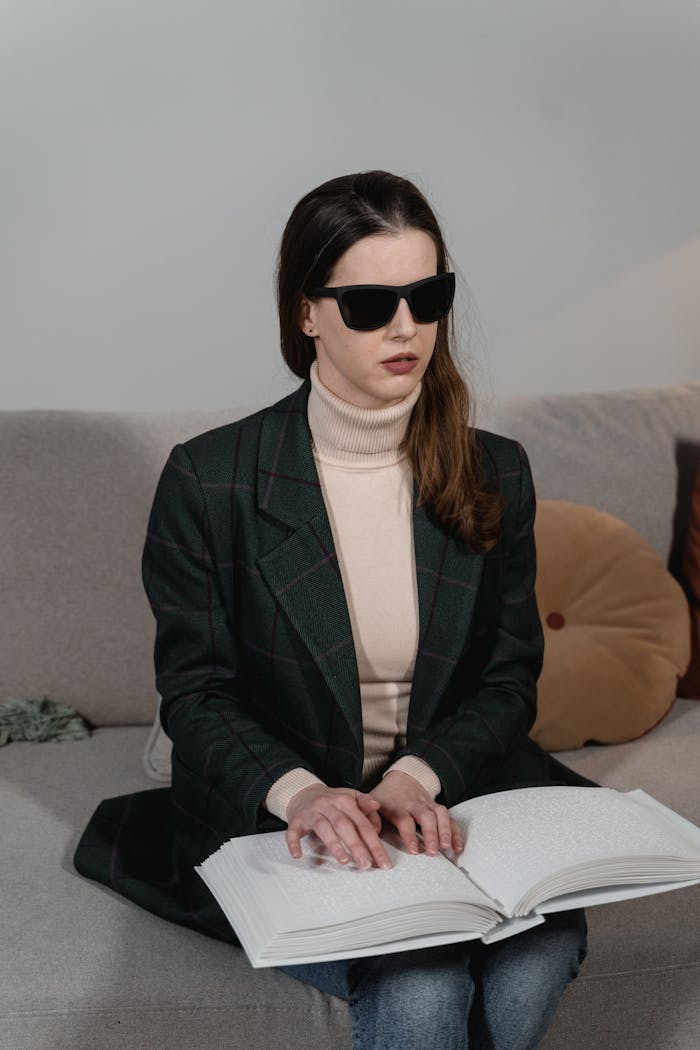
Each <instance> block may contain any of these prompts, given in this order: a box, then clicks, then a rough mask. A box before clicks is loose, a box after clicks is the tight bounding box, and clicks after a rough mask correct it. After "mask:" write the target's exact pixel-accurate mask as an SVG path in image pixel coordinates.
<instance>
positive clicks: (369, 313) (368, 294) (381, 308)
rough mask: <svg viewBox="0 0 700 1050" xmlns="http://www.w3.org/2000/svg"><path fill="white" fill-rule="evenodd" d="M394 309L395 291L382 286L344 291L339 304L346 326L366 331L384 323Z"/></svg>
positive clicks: (379, 326)
mask: <svg viewBox="0 0 700 1050" xmlns="http://www.w3.org/2000/svg"><path fill="white" fill-rule="evenodd" d="M395 309H396V293H395V292H392V291H387V290H386V289H384V288H358V289H357V290H351V291H348V292H345V293H344V295H343V299H342V302H341V305H340V310H341V313H342V315H343V320H344V321H345V324H346V325H347V326H348V328H355V329H358V330H359V331H368V330H370V329H372V328H381V327H382V325H385V324H386V323H387V322H388V321H389V319H390V317H391V315H392V314H393V313H394V310H395Z"/></svg>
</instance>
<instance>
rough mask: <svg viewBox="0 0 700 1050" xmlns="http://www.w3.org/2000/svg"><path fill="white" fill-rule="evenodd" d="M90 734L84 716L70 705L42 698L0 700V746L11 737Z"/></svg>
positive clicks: (35, 740)
mask: <svg viewBox="0 0 700 1050" xmlns="http://www.w3.org/2000/svg"><path fill="white" fill-rule="evenodd" d="M89 735H90V728H89V726H88V724H87V722H86V721H85V719H84V718H83V717H82V716H81V715H79V714H78V712H77V711H75V710H74V709H73V708H72V707H65V706H64V705H63V704H55V703H54V702H53V700H49V699H48V698H47V697H44V698H43V699H42V700H12V699H11V700H7V701H6V702H5V703H0V747H2V746H3V744H9V743H10V741H11V740H29V741H32V742H33V743H39V742H41V741H44V740H81V739H82V738H83V737H86V736H89Z"/></svg>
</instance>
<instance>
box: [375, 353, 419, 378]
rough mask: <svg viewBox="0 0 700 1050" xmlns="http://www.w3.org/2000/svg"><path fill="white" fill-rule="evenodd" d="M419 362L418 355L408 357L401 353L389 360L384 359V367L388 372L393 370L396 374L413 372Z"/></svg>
mask: <svg viewBox="0 0 700 1050" xmlns="http://www.w3.org/2000/svg"><path fill="white" fill-rule="evenodd" d="M417 364H418V358H417V357H406V356H401V355H399V356H398V357H390V358H389V359H388V360H387V361H382V367H383V368H385V369H386V370H387V372H392V373H393V374H394V375H395V376H400V375H404V374H405V373H406V372H412V371H413V369H414V368H415V367H416V365H417Z"/></svg>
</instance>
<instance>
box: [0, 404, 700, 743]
mask: <svg viewBox="0 0 700 1050" xmlns="http://www.w3.org/2000/svg"><path fill="white" fill-rule="evenodd" d="M251 411H253V408H243V407H241V408H239V409H232V410H230V411H218V412H197V413H86V412H42V411H33V412H0V448H1V449H2V456H0V585H1V588H2V591H1V593H2V599H3V610H2V616H0V701H1V700H5V699H7V698H9V697H41V696H44V695H46V696H48V697H49V698H50V699H52V700H56V701H58V702H61V703H66V704H69V705H71V706H72V707H75V708H77V710H78V711H80V712H81V714H83V715H84V716H85V717H86V718H87V719H88V720H89V721H91V722H92V723H93V724H95V725H118V724H139V723H147V722H149V721H151V719H152V718H153V715H154V711H155V708H156V704H157V695H156V692H155V685H154V675H153V662H152V652H153V639H154V622H153V618H152V615H151V611H150V609H149V607H148V603H147V601H146V598H145V595H144V593H143V590H142V586H141V575H140V563H141V550H142V547H143V541H144V537H145V531H146V523H147V519H148V513H149V510H150V506H151V501H152V499H153V494H154V491H155V487H156V483H157V481H158V477H159V475H160V472H161V470H162V468H163V465H164V463H165V460H166V458H167V455H168V452H169V451H170V449H171V448H172V446H173V445H174V444H176V443H177V442H178V441H184V440H187V438H189V437H191V436H193V435H194V434H197V433H200V432H202V431H204V430H208V429H210V428H211V427H215V426H219V425H221V424H222V423H225V422H228V421H230V420H233V419H237V418H240V417H241V416H243V415H246V414H248V413H249V412H251ZM479 423H480V425H485V426H487V427H489V428H490V429H493V430H497V431H499V432H501V433H506V434H509V435H512V436H514V437H516V438H518V440H520V441H521V442H522V443H523V445H524V446H525V448H526V449H527V451H528V453H529V455H530V458H531V462H532V466H533V472H534V475H535V483H536V486H537V489H538V494H539V496H540V497H541V498H542V497H548V498H559V499H570V500H573V501H575V502H581V503H592V504H594V505H595V506H598V507H601V508H602V509H604V510H608V511H610V512H611V513H613V514H616V515H618V516H620V517H622V518H624V519H625V520H626V521H628V522H629V523H630V524H631V525H633V526H635V527H636V528H637V529H639V531H641V532H642V533H643V534H644V535H645V536H647V538H648V539H649V540H650V541H651V542H652V543H653V544H654V546H656V547H657V549H658V550H659V551H660V552H661V553H662V554H664V556H665V555H666V554H667V553H668V545H669V541H670V534H671V520H672V516H673V507H674V502H675V464H674V442H675V441H676V439H677V437H679V436H682V435H686V436H688V437H690V438H694V439H695V440H696V441H698V442H700V384H697V385H691V386H688V387H682V388H677V389H669V390H659V391H645V392H641V393H636V394H599V395H586V396H582V397H568V396H567V397H564V396H562V397H542V398H523V399H514V400H512V401H507V402H506V401H504V402H501V403H500V404H498V405H494V406H491V408H490V409H489V411H488V412H487V413H484V414H483V417H482V418H480V419H479Z"/></svg>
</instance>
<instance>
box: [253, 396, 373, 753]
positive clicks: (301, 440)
mask: <svg viewBox="0 0 700 1050" xmlns="http://www.w3.org/2000/svg"><path fill="white" fill-rule="evenodd" d="M310 387H311V384H310V382H309V381H308V380H307V381H306V382H305V383H303V384H302V385H301V386H300V387H299V388H298V390H297V391H296V393H294V394H292V395H290V396H289V397H288V398H285V399H284V400H283V401H280V402H279V403H278V404H277V405H274V406H272V408H270V409H268V410H267V412H266V413H265V416H264V419H263V423H262V429H261V436H260V449H259V453H258V478H257V499H258V509H259V511H260V512H262V513H263V514H265V515H267V516H269V517H271V518H273V519H276V520H277V521H278V522H280V523H282V524H283V525H285V526H286V530H285V531H286V538H284V539H283V540H282V542H281V543H280V544H279V546H277V547H275V548H274V549H273V550H272V551H270V552H269V553H267V554H265V555H263V556H262V557H261V558H259V559H258V561H257V565H258V568H259V570H260V572H261V573H262V576H263V578H264V579H265V581H266V583H267V585H268V587H269V588H270V590H271V592H272V594H273V595H274V596H275V598H276V599H277V601H278V602H279V604H280V605H281V607H282V609H283V610H284V612H285V613H286V615H287V616H288V618H289V619H290V621H291V622H292V624H293V625H294V627H295V629H296V631H297V632H298V634H299V637H300V638H301V639H302V641H303V642H304V644H305V645H306V647H307V649H308V650H309V652H310V654H311V656H312V658H313V660H314V661H315V663H316V664H317V666H318V668H319V670H320V672H321V674H322V675H323V677H324V678H325V680H326V683H327V684H328V687H329V689H330V690H331V692H332V694H333V696H334V697H335V700H336V702H337V704H338V706H339V708H340V710H341V711H342V713H343V716H344V718H345V720H346V721H347V723H348V726H349V727H350V730H351V731H352V734H353V736H354V738H355V741H356V743H357V746H358V751H359V754H360V755H361V754H362V753H363V746H362V711H361V706H360V681H359V676H358V671H357V658H356V654H355V646H354V643H353V638H352V627H351V624H350V614H349V612H348V606H347V601H346V598H345V591H344V589H343V583H342V579H341V576H340V569H339V566H338V558H337V555H336V550H335V545H334V542H333V534H332V532H331V526H330V521H329V519H328V514H327V512H326V507H325V503H324V501H323V493H322V491H321V485H320V482H319V479H318V472H317V470H316V464H315V462H314V457H313V453H312V451H311V435H310V432H309V426H308V422H307V416H306V405H307V401H308V397H309V390H310Z"/></svg>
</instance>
